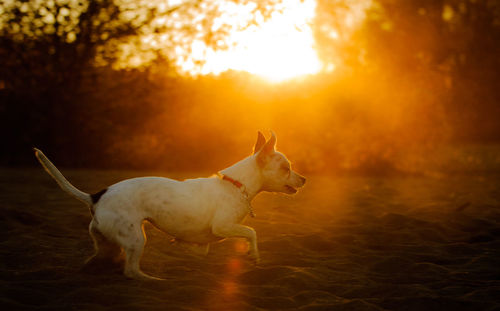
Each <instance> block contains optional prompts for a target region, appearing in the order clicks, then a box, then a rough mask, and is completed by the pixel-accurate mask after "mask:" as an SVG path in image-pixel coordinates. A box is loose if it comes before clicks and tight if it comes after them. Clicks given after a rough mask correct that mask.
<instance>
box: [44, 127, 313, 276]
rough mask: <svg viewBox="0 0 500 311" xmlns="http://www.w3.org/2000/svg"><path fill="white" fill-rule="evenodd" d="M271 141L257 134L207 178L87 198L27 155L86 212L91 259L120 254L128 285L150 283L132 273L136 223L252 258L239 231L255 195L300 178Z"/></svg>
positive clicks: (138, 185)
mask: <svg viewBox="0 0 500 311" xmlns="http://www.w3.org/2000/svg"><path fill="white" fill-rule="evenodd" d="M275 145H276V136H275V135H274V133H272V136H271V138H270V139H269V141H267V142H266V140H265V138H264V136H263V135H262V133H260V132H258V136H257V143H256V144H255V147H254V153H253V155H251V156H249V157H247V158H245V159H243V160H241V161H240V162H238V163H236V164H234V165H232V166H231V167H228V168H226V169H224V170H222V171H220V172H219V174H218V175H217V176H213V177H209V178H197V179H188V180H185V181H182V182H181V181H177V180H172V179H168V178H162V177H140V178H132V179H126V180H123V181H121V182H118V183H116V184H114V185H112V186H110V187H108V188H107V189H104V190H102V191H100V192H98V193H96V194H93V195H90V194H88V193H85V192H82V191H80V190H78V189H77V188H75V187H74V186H73V185H71V184H70V183H69V182H68V181H67V180H66V178H64V176H63V175H62V174H61V172H59V170H58V169H57V168H56V167H55V166H54V165H53V164H52V163H51V162H50V161H49V159H47V157H46V156H45V155H44V154H43V153H42V152H41V151H40V150H38V149H36V148H35V155H36V157H37V158H38V160H39V161H40V163H41V164H42V165H43V167H44V168H45V170H46V171H47V172H48V173H49V174H50V175H51V176H52V177H53V178H54V179H55V180H56V181H57V183H58V184H59V186H60V187H61V188H62V189H63V190H65V191H66V192H68V193H69V194H70V195H72V196H74V197H76V198H77V199H79V200H80V201H82V202H84V203H86V204H87V205H88V206H89V208H90V211H91V213H92V216H93V218H92V221H91V222H90V225H89V232H90V235H91V237H92V239H93V241H94V246H95V255H94V256H93V257H92V258H91V259H104V258H109V259H113V258H116V257H118V255H120V253H121V252H122V251H124V252H125V268H124V274H125V275H126V276H127V277H131V278H135V279H157V278H154V277H151V276H149V275H146V274H144V273H143V272H142V271H141V270H140V267H139V260H140V258H141V256H142V252H143V249H144V244H145V242H146V238H145V235H144V229H143V222H144V221H145V220H147V221H149V222H151V223H152V224H153V225H154V226H156V227H157V228H159V229H160V230H162V231H164V232H165V233H167V234H169V235H171V236H173V237H174V238H175V239H176V240H178V241H181V242H187V243H193V244H198V245H205V246H206V250H207V251H208V245H209V243H211V242H215V241H219V240H221V239H224V238H229V237H243V238H246V239H247V240H248V241H249V243H250V250H249V252H250V255H251V256H252V257H253V258H254V259H255V260H256V261H258V260H259V252H258V249H257V237H256V233H255V230H254V229H252V228H250V227H248V226H244V225H241V224H240V223H241V222H242V221H243V219H244V218H245V216H246V215H247V214H249V213H250V214H251V215H253V211H252V208H251V205H250V202H251V201H252V199H253V198H254V197H255V196H256V195H257V194H258V193H259V192H261V191H270V192H283V193H287V194H293V193H295V192H297V189H296V188H299V187H302V186H303V185H304V183H305V181H306V179H305V178H304V177H302V176H300V175H299V174H297V173H296V172H294V171H292V170H291V169H290V162H289V161H288V160H287V158H286V157H285V156H284V155H283V154H281V153H279V152H276V151H275Z"/></svg>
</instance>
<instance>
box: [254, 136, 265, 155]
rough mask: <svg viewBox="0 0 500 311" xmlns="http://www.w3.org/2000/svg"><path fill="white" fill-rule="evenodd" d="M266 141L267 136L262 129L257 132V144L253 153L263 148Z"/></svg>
mask: <svg viewBox="0 0 500 311" xmlns="http://www.w3.org/2000/svg"><path fill="white" fill-rule="evenodd" d="M265 143H266V138H265V137H264V135H262V133H261V132H260V131H258V132H257V142H256V143H255V146H254V147H253V154H256V153H257V152H259V151H260V149H262V146H264V144H265Z"/></svg>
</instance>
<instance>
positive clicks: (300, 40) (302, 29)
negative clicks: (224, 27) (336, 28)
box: [178, 0, 323, 82]
mask: <svg viewBox="0 0 500 311" xmlns="http://www.w3.org/2000/svg"><path fill="white" fill-rule="evenodd" d="M225 9H226V11H227V12H229V14H225V15H224V16H223V17H221V18H225V19H226V21H227V20H228V19H229V22H230V23H233V24H235V25H237V24H238V20H239V19H242V18H243V19H244V18H245V16H248V14H249V12H250V11H251V9H252V7H251V5H250V6H249V5H246V6H241V5H235V4H232V3H228V5H227V6H226V8H225ZM280 9H281V10H279V11H276V12H274V13H273V14H272V15H271V17H270V18H269V19H268V20H266V21H264V19H263V18H262V16H259V15H257V16H256V17H255V20H254V22H255V23H254V24H253V25H251V26H249V27H246V28H245V29H242V30H233V31H232V32H231V34H230V35H229V38H228V42H227V43H228V46H229V49H227V50H222V51H214V50H213V49H211V48H207V46H206V45H205V44H204V43H203V42H202V41H201V40H197V41H194V42H193V44H192V46H191V48H192V53H191V57H190V58H188V59H182V60H179V63H178V65H179V66H180V68H181V69H182V70H183V71H185V72H188V73H192V74H219V73H221V72H224V71H227V70H237V71H245V72H248V73H251V74H254V75H257V76H260V77H262V78H265V79H266V80H268V81H271V82H281V81H285V80H289V79H293V78H296V77H300V76H304V75H309V74H315V73H318V72H319V71H321V70H322V67H323V66H322V63H321V61H320V60H319V58H318V55H317V53H316V51H315V49H314V37H313V32H312V29H311V23H312V22H313V19H314V16H315V10H316V1H314V0H304V1H300V0H284V1H283V2H282V3H281V8H280ZM233 20H234V21H233ZM235 29H238V27H235ZM199 61H201V62H202V63H203V64H202V65H198V64H199V63H200V62H199Z"/></svg>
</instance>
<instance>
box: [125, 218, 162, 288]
mask: <svg viewBox="0 0 500 311" xmlns="http://www.w3.org/2000/svg"><path fill="white" fill-rule="evenodd" d="M117 240H118V242H119V243H120V245H121V246H122V248H123V250H124V251H125V268H124V274H125V275H126V276H127V277H129V278H132V279H137V280H162V279H160V278H155V277H152V276H149V275H147V274H145V273H144V272H142V271H141V268H140V266H139V261H140V260H141V257H142V252H143V250H144V245H145V244H146V236H145V234H144V228H143V226H142V224H138V225H137V224H129V225H128V226H124V227H122V229H120V230H119V231H118V236H117Z"/></svg>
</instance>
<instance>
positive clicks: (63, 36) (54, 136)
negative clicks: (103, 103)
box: [0, 0, 276, 163]
mask: <svg viewBox="0 0 500 311" xmlns="http://www.w3.org/2000/svg"><path fill="white" fill-rule="evenodd" d="M275 2H276V0H267V1H249V0H235V1H230V0H228V1H215V0H208V1H201V0H195V1H182V2H180V3H179V4H178V5H175V6H168V5H166V4H165V3H166V2H162V1H148V0H142V1H134V0H88V1H77V0H48V1H38V0H28V1H22V0H11V1H4V2H2V3H1V4H0V110H1V111H2V118H1V120H0V122H1V123H2V125H1V130H2V133H4V134H3V135H5V136H4V137H2V139H3V141H4V143H5V144H6V145H7V146H10V148H8V149H10V152H9V153H6V154H3V155H2V157H1V158H2V160H3V161H2V162H4V163H17V162H21V163H22V162H26V161H27V160H26V159H27V158H29V157H30V156H31V155H29V153H28V152H26V151H27V150H28V147H30V145H33V144H37V145H42V146H47V147H50V148H51V149H53V150H57V149H58V148H63V149H65V150H73V151H74V152H75V153H76V152H78V151H79V149H80V148H78V146H79V145H78V144H76V145H75V147H71V146H72V145H74V144H75V142H76V141H78V140H85V139H88V137H86V135H85V132H84V131H83V130H82V128H81V127H77V126H75V124H80V125H81V122H78V118H79V114H78V112H79V110H84V109H85V106H86V105H91V104H92V103H90V102H87V101H86V98H88V97H86V94H89V93H92V92H94V91H95V90H94V88H98V87H99V86H96V85H93V82H94V83H95V82H96V81H97V79H96V77H95V75H96V74H98V73H97V72H96V71H95V68H96V66H101V67H102V66H114V68H115V69H116V68H123V67H126V66H123V64H127V65H129V64H134V61H135V62H136V63H137V61H136V60H137V59H139V62H138V64H141V63H148V62H156V64H158V63H161V64H163V65H164V68H166V69H167V70H173V68H172V66H169V65H170V64H172V61H171V58H172V57H173V56H174V54H173V53H172V51H173V49H175V48H176V47H182V46H184V50H186V51H189V45H190V42H192V40H194V39H195V38H197V39H202V40H203V41H204V42H205V43H206V44H208V45H212V46H215V47H219V48H223V44H220V42H221V40H223V38H224V36H225V35H227V33H228V31H229V27H230V25H227V24H225V23H224V21H222V22H221V20H217V18H218V17H219V16H220V15H221V14H223V13H224V5H227V4H228V3H236V4H238V5H251V4H252V3H253V4H254V5H253V6H252V12H253V13H255V14H263V15H264V16H267V15H268V14H270V13H269V12H270V11H271V10H272V5H273V3H275ZM249 22H250V21H249ZM215 24H217V25H215ZM146 39H147V40H146ZM152 42H153V43H154V42H156V43H161V42H163V43H165V44H164V45H158V44H156V45H155V44H152ZM12 132H15V135H12ZM61 133H64V135H61ZM18 154H23V155H25V156H24V158H23V157H19V156H18Z"/></svg>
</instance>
